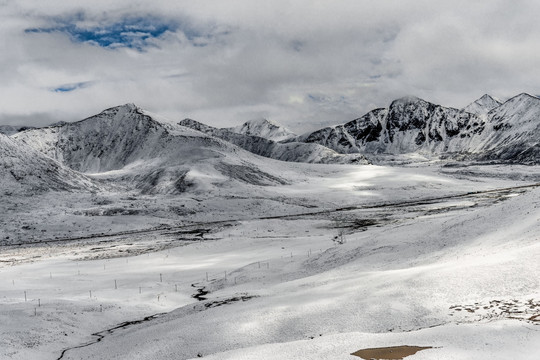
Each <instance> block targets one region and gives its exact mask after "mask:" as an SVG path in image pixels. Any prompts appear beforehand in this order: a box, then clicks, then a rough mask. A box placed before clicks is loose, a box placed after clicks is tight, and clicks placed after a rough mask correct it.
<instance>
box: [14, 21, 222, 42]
mask: <svg viewBox="0 0 540 360" xmlns="http://www.w3.org/2000/svg"><path fill="white" fill-rule="evenodd" d="M85 22H86V17H85V15H84V14H83V13H78V14H75V15H71V16H68V17H61V18H54V19H52V23H53V25H52V26H49V27H39V28H30V29H26V30H25V32H26V33H64V34H67V35H68V36H69V37H70V38H71V39H72V40H73V41H75V42H80V43H87V44H92V45H96V46H100V47H104V48H109V49H114V48H122V47H123V48H131V49H136V50H138V51H143V50H144V49H145V48H147V47H149V46H153V44H152V41H151V40H152V39H156V38H159V37H160V36H162V35H163V34H165V33H166V32H168V31H169V32H176V31H182V32H183V33H184V35H185V36H186V38H187V39H188V40H189V41H190V42H191V43H192V44H193V45H194V46H205V44H207V43H208V40H209V39H211V37H212V34H211V33H206V34H205V33H204V32H202V31H198V30H197V29H196V28H195V27H193V26H191V25H190V24H189V23H188V22H180V21H176V20H167V19H163V18H159V17H155V16H145V17H142V16H126V17H123V18H121V19H118V20H115V21H113V22H107V21H101V23H100V24H99V25H96V26H87V25H85ZM91 23H92V22H91Z"/></svg>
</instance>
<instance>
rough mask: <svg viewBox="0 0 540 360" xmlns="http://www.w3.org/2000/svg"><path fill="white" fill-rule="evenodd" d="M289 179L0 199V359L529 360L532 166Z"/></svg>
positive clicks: (534, 341) (537, 273)
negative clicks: (205, 188) (247, 185)
mask: <svg viewBox="0 0 540 360" xmlns="http://www.w3.org/2000/svg"><path fill="white" fill-rule="evenodd" d="M295 167H297V168H296V169H295V170H294V171H296V172H298V173H301V174H303V175H302V176H303V177H302V178H298V179H297V181H296V182H294V183H292V184H291V185H280V186H275V187H264V188H257V189H255V188H254V190H253V191H254V192H253V193H240V192H239V193H216V192H214V193H211V194H195V195H191V196H187V195H186V196H182V197H164V196H162V197H160V196H154V197H152V196H146V197H141V196H136V195H133V196H131V195H130V196H126V195H125V194H124V195H120V194H117V193H115V192H113V191H111V192H110V193H106V194H99V195H96V194H94V195H91V194H88V195H87V194H72V195H70V196H68V197H65V196H64V197H61V196H57V195H55V194H52V193H49V194H45V195H41V196H35V197H33V198H8V199H6V201H3V202H2V204H0V207H1V208H0V210H1V211H2V214H3V215H2V216H1V218H0V222H1V227H0V228H1V229H2V230H1V231H2V233H0V239H1V241H2V246H1V247H0V249H1V252H0V358H2V359H193V358H198V357H203V358H206V359H355V358H358V357H355V356H352V355H351V354H352V353H354V352H356V351H358V350H360V349H365V348H375V347H386V346H400V345H411V346H423V347H432V348H430V349H426V350H423V351H419V352H418V353H416V354H415V355H411V356H410V357H408V358H407V359H409V358H410V359H435V358H436V359H487V358H489V359H508V358H516V359H538V358H539V356H540V326H539V325H540V241H539V240H540V239H539V237H540V207H539V206H540V176H539V175H538V174H540V171H539V170H540V169H539V168H538V167H522V166H495V165H491V166H466V167H450V166H441V164H439V163H424V164H420V165H410V166H401V167H385V166H345V165H341V166H340V165H324V166H320V165H319V166H310V165H305V164H300V165H295ZM287 171H290V172H292V170H286V171H285V172H284V173H285V175H287ZM51 205H53V207H51Z"/></svg>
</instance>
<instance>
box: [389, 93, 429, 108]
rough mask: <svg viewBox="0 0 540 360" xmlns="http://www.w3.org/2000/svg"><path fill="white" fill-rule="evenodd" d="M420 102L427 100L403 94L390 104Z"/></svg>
mask: <svg viewBox="0 0 540 360" xmlns="http://www.w3.org/2000/svg"><path fill="white" fill-rule="evenodd" d="M418 102H426V101H425V100H423V99H420V98H419V97H417V96H413V95H407V96H403V97H400V98H398V99H396V100H394V101H392V104H391V105H390V106H392V105H393V104H411V103H418Z"/></svg>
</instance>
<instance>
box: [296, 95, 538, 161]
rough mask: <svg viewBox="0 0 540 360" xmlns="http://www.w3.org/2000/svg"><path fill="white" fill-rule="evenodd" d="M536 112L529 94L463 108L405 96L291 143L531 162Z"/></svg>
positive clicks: (352, 150) (343, 149) (535, 150)
mask: <svg viewBox="0 0 540 360" xmlns="http://www.w3.org/2000/svg"><path fill="white" fill-rule="evenodd" d="M466 110H468V111H466ZM539 115H540V99H538V98H536V97H533V96H530V95H527V94H521V95H518V96H516V97H514V98H512V99H510V100H508V101H506V102H505V103H504V104H499V103H498V102H497V101H496V100H494V99H493V98H491V97H489V96H486V95H485V96H483V97H482V98H480V99H478V100H477V101H475V102H474V103H472V104H471V105H469V106H467V107H466V108H464V109H462V110H458V109H454V108H448V107H443V106H440V105H435V104H432V103H429V102H427V101H424V100H422V99H419V98H415V97H404V98H401V99H398V100H395V101H393V102H392V103H391V104H390V106H389V107H388V108H383V109H375V110H373V111H370V112H369V113H367V114H366V115H364V116H362V117H361V118H358V119H355V120H353V121H350V122H348V123H346V124H344V125H338V126H334V127H327V128H324V129H320V130H318V131H315V132H312V133H308V134H304V135H301V136H299V137H297V138H295V139H294V141H302V142H308V143H317V144H321V145H324V146H327V147H329V148H331V149H333V150H335V151H337V152H340V153H343V154H348V153H357V152H359V153H363V154H365V155H367V156H368V157H369V154H407V153H419V154H423V155H426V156H428V157H440V156H445V157H455V158H463V157H466V158H468V159H473V160H475V159H476V160H495V161H505V162H515V163H525V164H530V163H539V162H540V158H539V157H538V146H539V145H538V143H539V135H538V134H539V132H538V131H536V129H538V127H539V125H540V116H539ZM289 141H293V140H289Z"/></svg>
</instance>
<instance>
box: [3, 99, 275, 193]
mask: <svg viewBox="0 0 540 360" xmlns="http://www.w3.org/2000/svg"><path fill="white" fill-rule="evenodd" d="M13 140H14V141H16V142H18V143H20V144H26V145H29V146H31V147H33V148H35V149H37V150H39V151H40V152H42V153H43V154H46V155H47V156H49V157H51V158H54V159H56V160H58V161H59V162H61V163H62V164H64V165H66V166H67V167H69V168H71V169H74V170H77V171H80V172H83V173H87V174H93V175H94V176H98V177H99V178H103V179H108V180H114V181H115V182H116V183H118V182H120V183H124V184H128V186H130V187H131V188H135V189H137V190H139V191H141V192H143V193H146V194H152V193H167V194H168V193H182V192H185V191H188V190H189V191H194V192H197V191H202V192H204V191H206V190H208V189H209V188H211V187H213V186H216V185H218V184H219V185H220V186H226V185H227V184H229V185H230V186H234V184H237V183H238V182H240V183H243V184H251V185H273V184H278V183H284V182H285V180H283V179H281V178H280V177H279V176H278V175H277V174H270V173H269V172H268V171H266V170H262V169H261V168H262V167H263V164H262V163H261V162H260V161H258V159H257V158H256V157H255V156H254V155H252V154H250V153H248V152H246V151H244V150H241V149H239V148H238V147H236V146H234V145H232V144H229V143H227V142H224V141H222V140H219V139H217V138H214V137H211V136H208V135H205V134H203V133H201V132H199V131H195V130H192V129H189V128H186V127H183V126H179V125H175V124H172V123H167V122H165V121H160V119H156V118H154V117H152V116H150V115H148V114H147V113H145V112H144V111H143V110H141V109H139V108H138V107H136V106H135V105H133V104H127V105H123V106H118V107H114V108H111V109H107V110H105V111H103V112H102V113H100V114H98V115H95V116H92V117H90V118H88V119H85V120H81V121H78V122H74V123H67V124H63V125H60V126H53V127H47V128H41V129H35V130H29V131H25V132H22V133H19V134H16V135H13Z"/></svg>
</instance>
